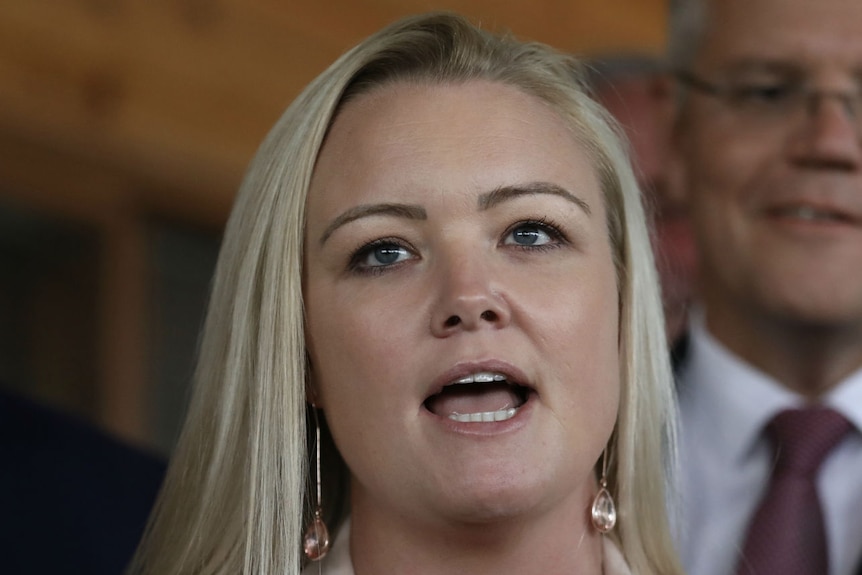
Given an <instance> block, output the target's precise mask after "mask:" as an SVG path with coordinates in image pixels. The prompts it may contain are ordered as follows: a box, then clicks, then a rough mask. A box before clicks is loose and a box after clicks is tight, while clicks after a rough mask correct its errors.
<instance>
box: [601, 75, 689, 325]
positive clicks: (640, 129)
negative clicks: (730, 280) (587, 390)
mask: <svg viewBox="0 0 862 575" xmlns="http://www.w3.org/2000/svg"><path fill="white" fill-rule="evenodd" d="M657 82H658V78H657V77H655V76H654V75H650V74H641V75H634V74H633V75H631V76H630V77H626V78H623V79H614V80H612V81H611V83H610V84H607V85H604V86H602V87H600V88H599V90H598V93H597V97H598V100H599V101H600V102H601V103H602V105H604V106H605V107H606V108H607V109H608V111H609V112H610V113H611V114H613V116H614V117H615V118H616V119H617V121H619V123H620V124H621V125H622V126H623V128H624V129H625V132H626V136H627V137H628V139H629V142H630V144H631V151H632V162H633V163H634V165H635V174H636V175H637V177H638V183H639V184H640V187H641V189H642V190H643V193H644V194H645V199H646V203H647V204H648V206H649V207H650V208H651V209H652V211H653V212H654V214H655V245H654V246H653V248H654V250H655V254H656V267H657V268H658V272H659V277H660V279H661V291H662V301H663V304H664V312H665V319H666V323H667V332H668V339H669V340H670V341H671V342H673V341H675V340H676V339H677V338H678V337H679V336H680V335H681V334H682V332H683V331H684V330H685V318H686V312H687V310H688V306H689V303H690V300H691V296H692V284H693V281H694V274H695V267H696V260H697V258H696V256H695V249H694V242H693V238H692V235H691V227H690V225H689V221H688V215H687V214H686V212H685V207H684V205H682V203H681V202H680V201H679V197H678V196H675V195H673V194H671V192H670V190H669V189H668V187H669V186H668V180H667V145H668V142H667V130H666V129H665V128H664V124H663V120H664V116H665V114H663V112H662V107H663V101H662V99H661V97H662V95H661V94H660V92H659V90H658V88H659V86H658V84H657Z"/></svg>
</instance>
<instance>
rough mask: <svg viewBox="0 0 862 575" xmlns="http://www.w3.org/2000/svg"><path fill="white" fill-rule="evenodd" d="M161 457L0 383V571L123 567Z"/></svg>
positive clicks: (107, 572) (154, 487) (93, 571)
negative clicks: (0, 388) (4, 388)
mask: <svg viewBox="0 0 862 575" xmlns="http://www.w3.org/2000/svg"><path fill="white" fill-rule="evenodd" d="M163 474H164V463H163V462H162V461H161V460H160V459H158V458H156V457H154V456H151V455H148V454H145V453H142V452H140V451H137V450H135V449H132V448H130V447H128V446H125V445H123V444H122V443H120V442H118V441H116V440H114V439H112V438H110V437H108V436H106V435H105V434H103V433H101V432H99V431H98V430H96V429H94V428H93V427H90V426H88V425H86V424H84V423H82V422H79V421H77V420H75V419H73V418H71V417H69V416H66V415H63V414H61V413H59V412H55V411H52V410H49V409H46V408H44V407H40V406H37V405H36V404H34V403H31V402H29V401H26V400H24V399H21V398H19V397H14V396H11V395H8V394H5V393H2V392H0V573H4V574H5V573H8V574H10V575H11V574H15V575H17V574H19V573H21V574H43V573H44V574H46V575H47V574H49V573H50V574H51V575H56V574H76V573H81V574H87V575H102V574H104V575H119V574H120V573H122V571H123V569H124V568H125V566H126V564H127V563H128V561H129V559H130V558H131V555H132V553H133V552H134V550H135V547H136V546H137V543H138V540H139V539H140V536H141V533H142V532H143V528H144V525H145V523H146V520H147V516H148V514H149V512H150V508H151V507H152V504H153V500H154V498H155V496H156V492H157V491H158V488H159V485H160V483H161V480H162V476H163Z"/></svg>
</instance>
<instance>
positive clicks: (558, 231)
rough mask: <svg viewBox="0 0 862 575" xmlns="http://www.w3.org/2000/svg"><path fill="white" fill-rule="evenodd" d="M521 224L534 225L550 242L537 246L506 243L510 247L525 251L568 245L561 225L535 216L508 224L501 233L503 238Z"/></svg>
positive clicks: (545, 249) (551, 248) (544, 249)
mask: <svg viewBox="0 0 862 575" xmlns="http://www.w3.org/2000/svg"><path fill="white" fill-rule="evenodd" d="M522 226H535V227H536V228H538V229H540V230H541V231H543V232H544V233H546V234H548V237H549V238H551V242H549V243H547V244H541V245H538V246H531V245H519V244H508V245H511V246H512V247H514V248H516V249H520V250H525V251H543V252H544V251H548V250H554V249H557V248H559V247H560V246H561V245H568V244H569V243H570V242H569V239H568V237H566V234H564V233H563V231H562V227H561V226H560V225H559V224H557V223H556V222H554V221H553V220H551V219H549V218H545V217H542V218H537V219H529V220H521V221H518V222H515V223H514V224H512V225H511V226H509V227H508V228H507V229H506V231H505V232H504V233H503V238H506V237H508V236H509V234H511V233H512V232H514V231H515V230H516V229H518V228H519V227H522Z"/></svg>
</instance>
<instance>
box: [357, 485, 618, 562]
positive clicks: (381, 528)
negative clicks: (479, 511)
mask: <svg viewBox="0 0 862 575" xmlns="http://www.w3.org/2000/svg"><path fill="white" fill-rule="evenodd" d="M577 499H578V504H577V505H570V504H566V503H562V504H561V505H558V506H556V507H554V508H552V509H549V510H547V511H545V512H543V513H540V514H537V515H536V516H533V517H531V516H519V517H512V518H505V519H499V520H493V521H491V520H488V521H481V522H474V523H469V522H439V523H434V522H426V523H421V522H416V521H413V520H411V519H405V518H404V516H403V515H402V516H400V517H399V516H398V515H397V514H381V513H379V512H377V510H374V511H372V512H370V513H367V512H366V510H364V509H363V506H362V505H361V504H360V505H359V506H358V507H354V511H353V515H352V518H351V532H350V554H351V558H352V562H353V567H354V571H355V574H356V575H374V574H378V573H411V574H413V575H451V574H452V573H470V574H472V575H483V574H488V575H491V574H494V575H497V574H499V573H518V574H521V575H533V574H535V575H538V574H542V575H556V574H559V575H569V574H572V573H579V574H584V575H587V574H595V575H598V574H600V573H601V572H602V542H601V536H600V535H599V534H598V533H597V532H596V530H595V529H594V528H593V527H592V525H591V524H590V521H589V505H590V503H591V500H586V501H581V500H582V499H585V498H584V497H582V496H581V497H578V498H577ZM355 504H356V502H355V501H354V505H355Z"/></svg>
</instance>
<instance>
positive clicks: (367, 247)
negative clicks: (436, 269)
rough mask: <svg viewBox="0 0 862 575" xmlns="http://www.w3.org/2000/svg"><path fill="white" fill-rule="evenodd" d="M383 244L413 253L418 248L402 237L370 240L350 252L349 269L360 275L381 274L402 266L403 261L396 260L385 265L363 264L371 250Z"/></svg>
mask: <svg viewBox="0 0 862 575" xmlns="http://www.w3.org/2000/svg"><path fill="white" fill-rule="evenodd" d="M383 246H394V247H398V248H401V249H403V250H406V251H408V252H410V253H411V254H415V253H416V250H414V249H413V247H412V246H411V245H410V244H409V243H407V242H405V241H404V240H402V239H400V238H394V237H388V238H378V239H376V240H372V241H370V242H368V243H367V244H362V245H361V246H359V248H357V249H356V250H355V251H354V252H353V253H352V254H350V258H349V259H348V264H347V269H348V271H350V272H351V273H355V274H359V275H380V274H384V273H386V272H388V271H390V270H392V269H395V268H397V267H400V265H399V264H401V263H403V262H396V263H394V264H390V265H383V266H364V265H363V264H362V262H364V261H365V260H366V259H367V258H368V256H369V255H370V254H371V252H373V251H374V250H376V249H377V248H379V247H383Z"/></svg>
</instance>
